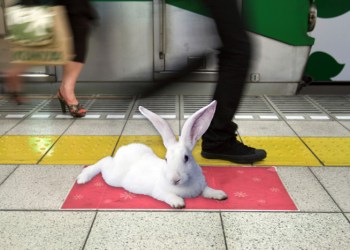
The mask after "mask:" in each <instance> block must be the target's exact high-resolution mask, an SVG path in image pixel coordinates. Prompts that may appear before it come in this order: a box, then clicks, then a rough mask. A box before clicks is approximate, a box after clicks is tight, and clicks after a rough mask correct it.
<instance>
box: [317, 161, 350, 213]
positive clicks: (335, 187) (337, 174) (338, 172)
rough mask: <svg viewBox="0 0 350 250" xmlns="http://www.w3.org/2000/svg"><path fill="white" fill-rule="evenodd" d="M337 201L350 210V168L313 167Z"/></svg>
mask: <svg viewBox="0 0 350 250" xmlns="http://www.w3.org/2000/svg"><path fill="white" fill-rule="evenodd" d="M311 170H312V171H313V172H314V173H315V175H316V176H317V178H318V179H319V180H320V181H321V183H322V184H323V186H324V187H325V188H326V189H327V191H328V192H329V193H330V195H331V196H332V197H333V199H334V200H335V202H336V203H337V204H338V205H339V207H340V208H341V209H342V210H343V211H344V212H350V168H349V167H323V168H311Z"/></svg>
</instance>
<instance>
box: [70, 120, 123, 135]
mask: <svg viewBox="0 0 350 250" xmlns="http://www.w3.org/2000/svg"><path fill="white" fill-rule="evenodd" d="M125 123H126V120H76V121H74V123H73V124H72V126H70V127H69V129H68V130H67V131H66V132H65V135H120V134H121V132H122V129H123V127H124V124H125Z"/></svg>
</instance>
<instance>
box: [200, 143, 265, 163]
mask: <svg viewBox="0 0 350 250" xmlns="http://www.w3.org/2000/svg"><path fill="white" fill-rule="evenodd" d="M202 148H203V147H202ZM201 155H202V156H203V157H204V158H207V159H221V160H227V161H232V162H236V163H242V164H250V163H253V162H256V161H261V160H263V159H264V158H266V151H265V150H263V149H255V148H251V147H248V146H246V145H244V144H243V143H241V142H239V141H237V140H233V141H230V142H228V143H225V144H223V145H221V146H218V147H215V148H205V147H204V148H203V149H202V153H201Z"/></svg>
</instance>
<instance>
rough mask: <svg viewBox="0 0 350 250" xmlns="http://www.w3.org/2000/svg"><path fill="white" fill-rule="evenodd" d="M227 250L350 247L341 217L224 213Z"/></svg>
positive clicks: (330, 215)
mask: <svg viewBox="0 0 350 250" xmlns="http://www.w3.org/2000/svg"><path fill="white" fill-rule="evenodd" d="M222 217H223V223H224V229H225V235H226V241H227V246H228V249H264V250H265V249H281V250H282V249H283V250H289V249H291V250H292V249H293V250H294V249H308V250H313V249H315V250H320V249H328V250H329V249H337V250H345V249H349V246H350V230H349V223H348V221H347V220H346V219H345V217H344V216H343V215H342V214H340V213H336V214H335V213H332V214H326V213H307V214H301V213H223V214H222Z"/></svg>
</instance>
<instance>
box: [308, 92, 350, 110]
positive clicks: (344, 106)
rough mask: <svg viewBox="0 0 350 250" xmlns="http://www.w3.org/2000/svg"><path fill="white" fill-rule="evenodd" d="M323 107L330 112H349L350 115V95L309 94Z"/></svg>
mask: <svg viewBox="0 0 350 250" xmlns="http://www.w3.org/2000/svg"><path fill="white" fill-rule="evenodd" d="M309 98H310V99H311V100H312V101H314V102H315V103H317V105H319V106H320V107H321V108H323V109H324V110H326V111H327V112H328V113H329V114H349V115H350V97H349V96H345V95H343V96H342V95H337V96H331V95H330V96H309Z"/></svg>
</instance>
